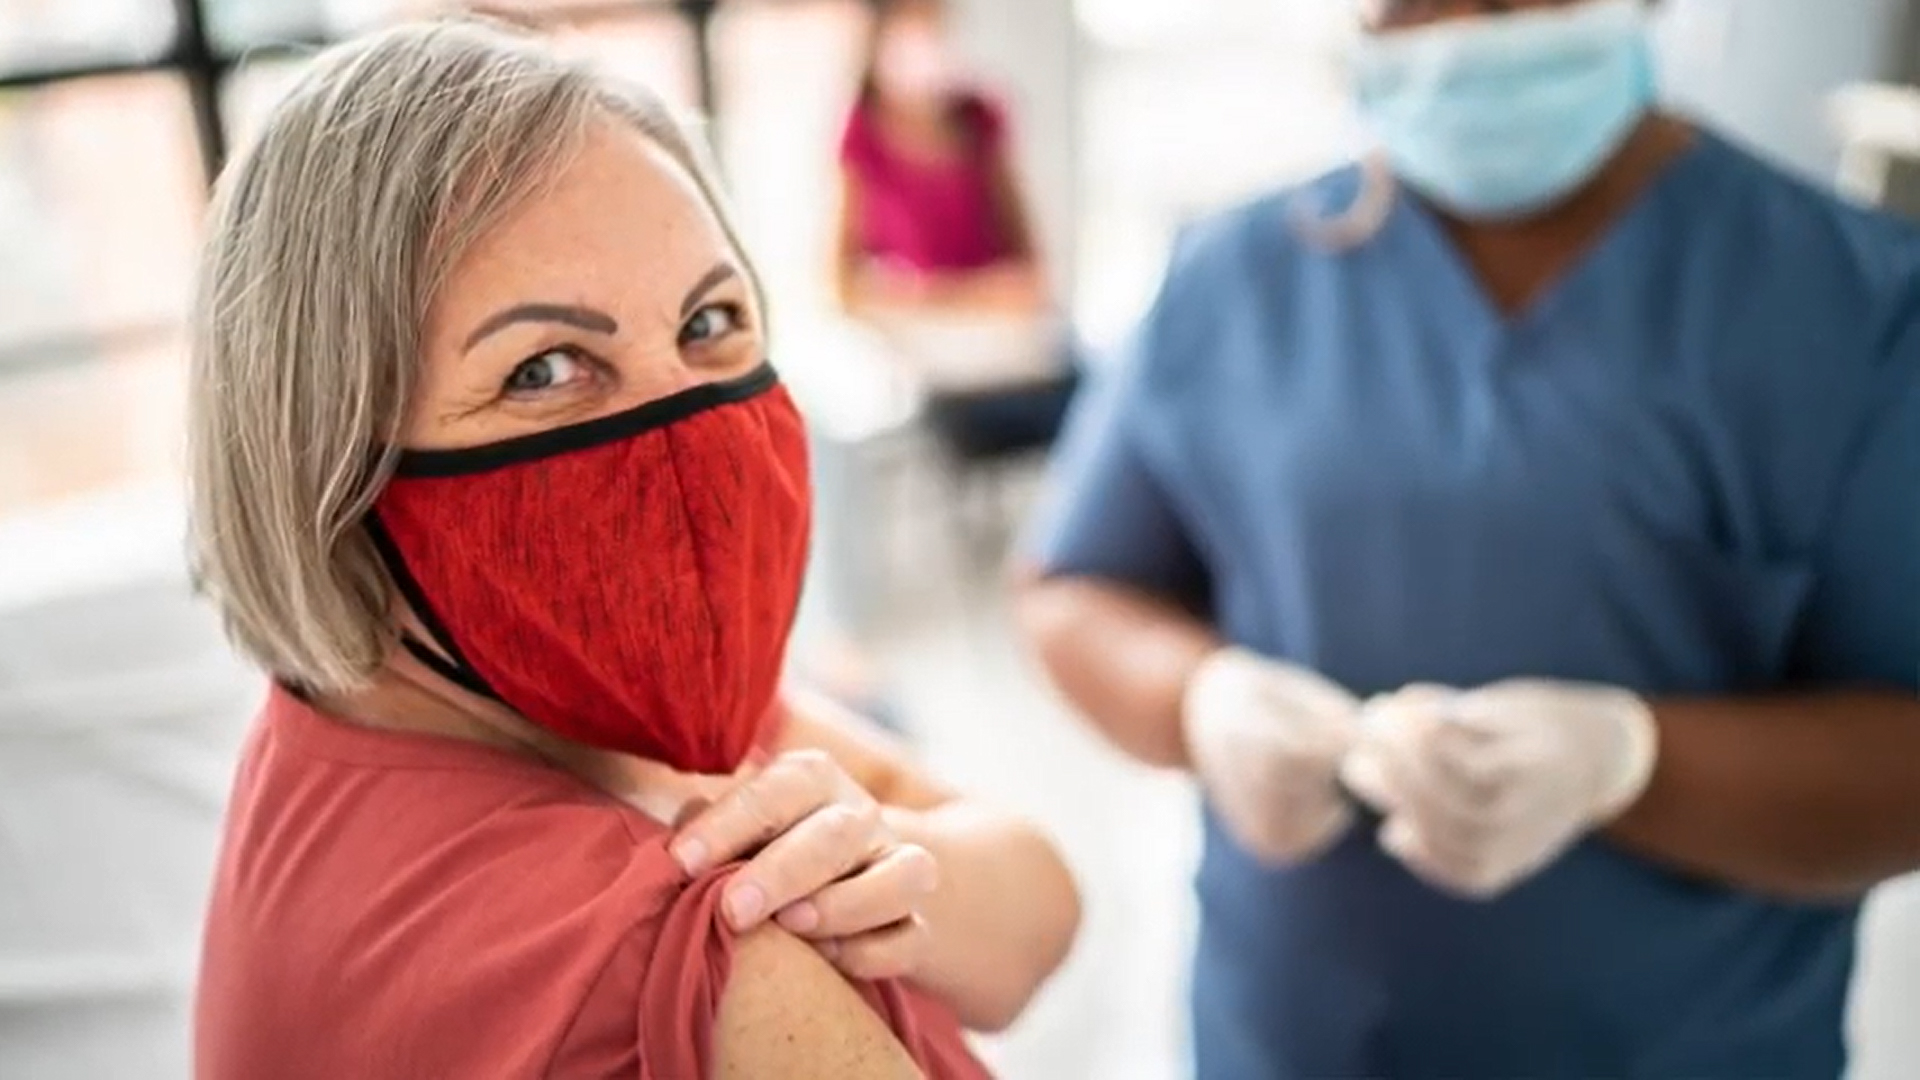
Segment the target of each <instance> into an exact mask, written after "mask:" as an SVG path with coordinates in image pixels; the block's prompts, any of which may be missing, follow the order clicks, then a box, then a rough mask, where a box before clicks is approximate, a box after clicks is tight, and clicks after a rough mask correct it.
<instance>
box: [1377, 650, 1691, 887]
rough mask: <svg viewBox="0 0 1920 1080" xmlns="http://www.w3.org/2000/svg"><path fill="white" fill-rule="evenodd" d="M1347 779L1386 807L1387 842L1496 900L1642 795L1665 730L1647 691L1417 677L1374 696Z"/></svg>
mask: <svg viewBox="0 0 1920 1080" xmlns="http://www.w3.org/2000/svg"><path fill="white" fill-rule="evenodd" d="M1364 727H1365V733H1364V735H1363V736H1362V738H1361V740H1360V744H1359V746H1358V747H1357V748H1356V749H1355V751H1354V753H1353V754H1352V755H1351V756H1350V757H1349V758H1348V759H1347V761H1346V763H1345V765H1344V766H1343V769H1342V774H1341V775H1342V778H1343V780H1344V781H1345V783H1346V785H1347V787H1348V789H1349V790H1351V791H1352V792H1353V793H1354V794H1355V795H1356V796H1358V797H1359V798H1361V799H1363V800H1365V801H1366V802H1367V803H1368V804H1370V805H1372V806H1373V807H1374V808H1375V809H1377V810H1379V811H1380V812H1381V813H1382V814H1383V815H1385V817H1386V824H1385V825H1384V826H1382V829H1381V834H1380V842H1381V845H1382V846H1383V847H1385V848H1386V849H1387V851H1388V852H1389V853H1390V854H1392V855H1393V856H1394V857H1395V858H1397V859H1399V860H1400V861H1401V862H1402V863H1405V864H1406V866H1407V867H1408V869H1410V870H1412V871H1413V872H1414V873H1415V874H1417V875H1419V876H1420V877H1421V878H1423V879H1425V880H1426V881H1428V882H1430V883H1432V884H1433V885H1435V886H1438V887H1440V888H1443V889H1446V890H1448V891H1451V892H1455V893H1459V894H1462V895H1464V896H1468V897H1473V898H1479V899H1490V898H1492V897H1495V896H1498V895H1500V894H1501V893H1504V892H1506V891H1507V890H1508V889H1510V888H1512V887H1513V886H1515V885H1516V884H1519V883H1520V882H1522V881H1524V880H1526V879H1527V878H1529V877H1532V876H1533V875H1534V874H1536V873H1538V872H1539V871H1540V870H1542V869H1543V868H1545V867H1546V866H1547V865H1548V864H1549V863H1551V862H1553V860H1555V859H1556V858H1558V857H1559V856H1560V855H1562V854H1563V853H1565V852H1566V850H1567V849H1568V848H1569V847H1571V846H1572V845H1573V844H1574V843H1575V842H1576V841H1578V840H1579V839H1580V838H1581V837H1582V836H1584V835H1585V834H1587V833H1588V832H1590V831H1591V830H1593V829H1595V828H1598V827H1600V826H1602V825H1605V824H1607V823H1608V822H1610V821H1612V820H1613V819H1614V818H1616V817H1618V816H1619V815H1620V814H1622V813H1624V812H1625V811H1626V809H1627V808H1628V807H1630V806H1632V805H1633V803H1634V802H1635V801H1636V800H1638V799H1639V797H1640V795H1641V793H1642V792H1644V791H1645V790H1646V786H1647V783H1648V781H1649V780H1650V779H1652V776H1653V767H1654V761H1655V758H1656V756H1657V754H1658V751H1659V733H1658V730H1657V729H1656V727H1655V725H1654V719H1653V712H1652V710H1651V709H1649V708H1648V706H1647V703H1646V702H1645V701H1643V700H1641V699H1640V698H1639V697H1638V696H1636V695H1634V694H1632V693H1630V692H1628V691H1625V690H1620V689H1616V688H1613V687H1606V686H1591V685H1584V684H1570V683H1555V682H1543V681H1516V682H1506V683H1498V684H1495V685H1493V686H1489V687H1486V688H1484V689H1481V690H1474V691H1469V692H1465V693H1462V692H1458V691H1451V690H1444V689H1440V688H1436V687H1411V688H1409V689H1407V690H1404V691H1401V692H1400V693H1398V694H1393V695H1388V696H1385V697H1383V698H1380V699H1376V700H1375V701H1374V702H1371V703H1369V704H1368V706H1367V709H1366V719H1365V723H1364Z"/></svg>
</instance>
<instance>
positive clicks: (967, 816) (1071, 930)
mask: <svg viewBox="0 0 1920 1080" xmlns="http://www.w3.org/2000/svg"><path fill="white" fill-rule="evenodd" d="M884 813H885V815H886V820H887V822H888V825H889V827H890V828H891V829H892V830H893V832H894V834H895V835H896V836H898V837H899V838H900V839H901V840H902V841H904V842H906V843H912V844H918V845H919V846H921V847H924V848H926V849H927V850H928V851H930V852H932V853H933V856H934V858H935V860H936V861H937V862H938V863H939V866H940V884H939V886H938V887H937V888H936V889H935V891H934V895H933V897H932V898H931V899H930V900H929V901H928V902H927V903H926V904H925V906H924V907H923V908H922V912H921V914H922V918H924V919H925V920H926V922H927V926H928V930H929V932H930V936H931V939H932V947H931V949H930V951H929V953H928V956H927V960H926V962H925V964H924V965H923V967H922V970H921V971H920V972H919V973H918V974H917V975H916V976H915V977H914V979H913V981H914V982H915V983H916V984H917V985H919V986H920V987H921V988H922V989H924V990H926V991H927V992H929V993H931V994H933V995H934V996H935V997H938V998H940V999H941V1000H943V1001H945V1002H946V1003H947V1004H948V1005H949V1006H950V1007H952V1008H953V1009H954V1011H955V1012H956V1013H957V1014H958V1015H959V1017H960V1020H961V1022H962V1023H963V1024H965V1025H966V1026H967V1027H968V1028H971V1029H973V1030H976V1031H988V1032H991V1031H998V1030H1001V1029H1004V1028H1005V1027H1007V1026H1008V1025H1010V1024H1012V1023H1013V1021H1014V1020H1016V1019H1018V1018H1019V1016H1020V1014H1021V1012H1023V1011H1024V1010H1025V1008H1026V1006H1027V1004H1028V1002H1029V1001H1031V1000H1032V998H1033V995H1034V994H1035V993H1036V992H1037V991H1038V990H1039V988H1040V987H1041V985H1043V984H1044V983H1045V982H1046V980H1047V979H1048V978H1049V977H1050V976H1051V975H1052V974H1053V972H1054V971H1055V970H1056V969H1057V968H1058V967H1059V966H1060V963H1061V962H1062V961H1063V960H1065V959H1066V955H1067V952H1068V950H1069V948H1070V947H1071V945H1072V943H1073V938H1074V935H1075V932H1076V931H1077V930H1078V928H1079V923H1080V897H1079V892H1078V890H1077V888H1076V887H1075V885H1074V882H1073V878H1072V875H1071V874H1070V873H1069V872H1068V870H1067V866H1066V863H1065V861H1064V860H1063V859H1062V858H1061V856H1060V853H1059V851H1058V850H1057V849H1056V848H1055V846H1054V844H1053V842H1052V841H1051V840H1050V839H1049V838H1048V837H1046V836H1045V835H1044V834H1043V833H1042V832H1041V831H1040V830H1039V829H1038V828H1036V827H1035V826H1034V825H1032V824H1031V823H1029V822H1027V821H1025V820H1023V819H1021V818H1019V817H1018V816H1016V815H1013V814H1008V813H1004V812H1001V811H997V810H993V809H991V808H988V807H985V806H982V805H980V804H978V803H974V802H972V801H970V800H965V799H956V800H954V801H951V802H948V803H946V804H943V805H941V806H938V807H935V808H932V809H929V810H907V809H900V808H895V807H889V808H887V809H886V810H885V811H884Z"/></svg>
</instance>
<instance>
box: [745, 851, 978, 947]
mask: <svg viewBox="0 0 1920 1080" xmlns="http://www.w3.org/2000/svg"><path fill="white" fill-rule="evenodd" d="M939 884H940V867H939V864H938V863H937V862H936V861H935V860H934V857H933V854H932V853H931V852H929V851H927V849H925V848H923V847H920V846H918V845H915V844H901V845H898V846H896V847H894V848H893V849H892V850H890V851H888V852H887V853H886V854H884V855H882V856H881V857H880V858H879V859H878V860H876V861H874V862H873V863H872V864H871V865H869V866H867V867H866V868H865V869H862V870H861V871H860V872H859V873H857V874H854V875H853V876H852V877H849V878H847V879H846V880H844V881H839V882H836V883H834V884H832V885H829V886H827V887H826V888H824V889H821V890H820V891H818V892H816V893H814V894H813V895H812V896H809V897H807V898H806V899H804V900H801V901H800V902H798V903H795V904H792V905H789V906H788V907H787V908H786V909H785V910H783V911H781V912H780V915H779V918H778V922H779V923H780V925H781V926H783V927H785V928H786V929H787V930H788V931H789V932H791V933H794V934H797V935H799V936H801V937H804V938H809V939H812V940H815V941H820V940H826V939H831V938H851V937H856V936H859V935H861V934H866V933H871V932H873V931H876V930H880V929H882V928H884V927H888V926H892V925H893V924H895V923H898V922H900V921H902V920H903V919H907V918H909V917H911V916H912V915H913V914H914V913H915V912H917V911H918V910H919V909H920V905H921V904H922V903H923V902H924V901H925V900H926V899H927V897H929V896H931V895H933V891H934V890H935V889H936V888H938V887H939Z"/></svg>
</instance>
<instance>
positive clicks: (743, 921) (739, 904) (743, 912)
mask: <svg viewBox="0 0 1920 1080" xmlns="http://www.w3.org/2000/svg"><path fill="white" fill-rule="evenodd" d="M766 907H767V894H766V893H764V892H762V891H761V889H760V886H758V885H742V886H740V887H739V888H737V889H735V890H733V892H732V893H730V894H729V895H728V896H727V918H729V919H731V920H732V921H733V928H734V929H735V930H745V929H746V928H747V926H748V925H749V924H751V923H752V922H753V921H754V920H755V919H758V918H759V917H760V913H761V912H762V911H764V910H766Z"/></svg>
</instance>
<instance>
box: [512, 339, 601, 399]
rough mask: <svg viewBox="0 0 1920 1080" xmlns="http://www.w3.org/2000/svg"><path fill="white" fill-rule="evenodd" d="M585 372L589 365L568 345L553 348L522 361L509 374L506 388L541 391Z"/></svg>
mask: <svg viewBox="0 0 1920 1080" xmlns="http://www.w3.org/2000/svg"><path fill="white" fill-rule="evenodd" d="M585 372H586V365H585V364H584V363H583V362H582V361H581V360H580V358H579V357H577V356H575V355H573V354H572V353H570V352H568V351H567V350H565V349H549V350H548V351H546V352H543V353H541V354H540V355H539V356H531V357H528V358H527V359H525V360H522V361H520V364H519V366H517V367H515V368H514V369H513V373H512V374H510V375H508V376H507V383H506V392H507V393H509V394H538V393H540V392H542V391H546V390H553V389H556V388H559V387H562V386H566V385H568V384H570V383H572V382H574V381H576V380H578V379H579V378H580V377H581V376H582V375H583V374H585Z"/></svg>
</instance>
